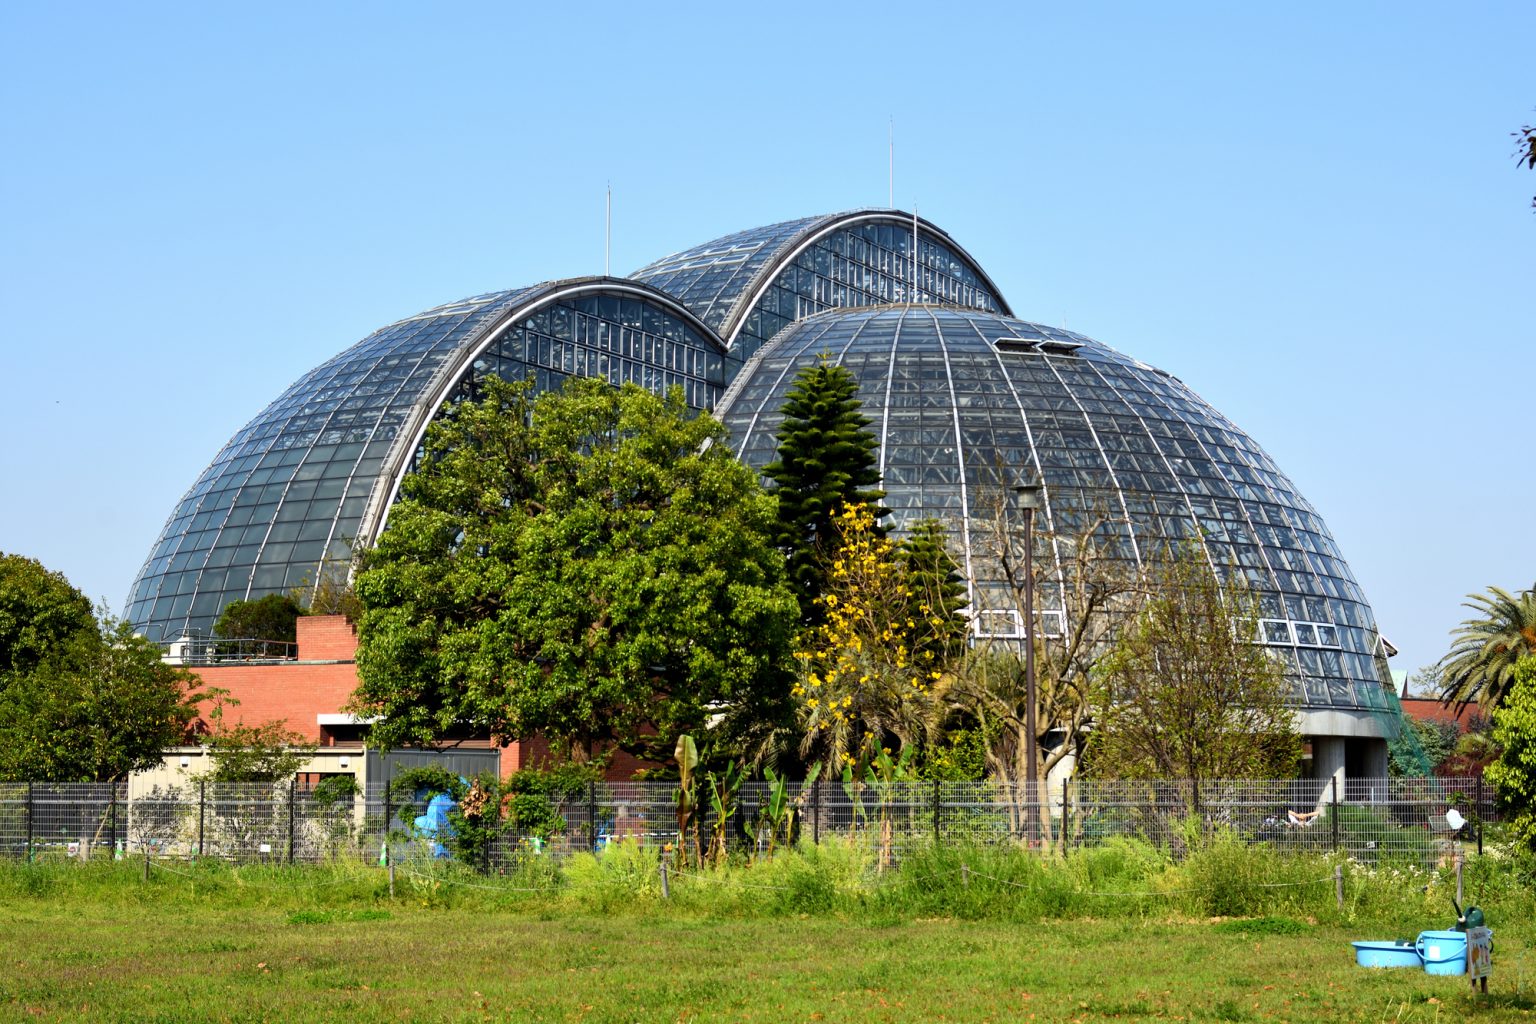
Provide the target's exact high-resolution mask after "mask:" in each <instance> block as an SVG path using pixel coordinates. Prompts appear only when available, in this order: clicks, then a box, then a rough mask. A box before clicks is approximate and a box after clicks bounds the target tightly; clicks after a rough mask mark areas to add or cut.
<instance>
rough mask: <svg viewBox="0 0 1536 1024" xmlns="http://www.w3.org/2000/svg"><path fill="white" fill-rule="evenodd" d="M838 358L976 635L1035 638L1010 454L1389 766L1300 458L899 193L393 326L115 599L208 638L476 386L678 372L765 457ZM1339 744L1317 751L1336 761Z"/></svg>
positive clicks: (1377, 700)
mask: <svg viewBox="0 0 1536 1024" xmlns="http://www.w3.org/2000/svg"><path fill="white" fill-rule="evenodd" d="M823 352H826V353H830V357H831V358H833V359H835V360H836V361H837V362H839V363H841V364H843V365H844V366H846V367H848V368H849V369H850V370H851V371H852V372H853V373H854V375H855V376H856V378H857V379H858V381H859V387H860V393H861V395H862V397H863V401H864V406H865V411H866V413H867V414H869V415H870V416H871V418H872V420H873V426H874V429H875V431H876V433H877V434H878V437H879V441H880V454H879V458H880V468H881V472H882V474H883V486H884V488H885V490H886V492H887V498H886V504H888V505H889V506H890V507H891V508H892V510H893V512H894V515H895V521H896V525H897V527H898V529H899V528H900V527H901V526H902V524H906V523H910V522H912V521H914V520H915V519H917V518H920V517H927V516H933V517H939V518H942V519H944V520H945V521H946V522H947V523H948V524H949V527H950V531H951V537H952V539H953V545H952V546H953V547H954V548H955V554H956V556H957V558H958V559H959V560H960V561H961V563H962V566H963V568H964V570H965V572H966V576H967V586H968V587H969V590H970V596H971V602H972V604H971V609H972V623H973V628H974V630H975V632H976V634H977V636H978V637H979V638H996V639H1000V640H1007V639H1016V638H1018V637H1019V636H1020V635H1022V632H1023V629H1022V622H1021V621H1020V618H1019V616H1018V614H1017V612H1016V611H1014V610H1012V609H1013V605H1012V603H1011V601H1009V600H1008V597H1007V595H1006V593H1005V592H1004V588H1003V584H1002V580H1001V579H1000V578H999V573H998V571H997V569H996V568H995V566H994V564H993V561H994V560H992V559H989V558H988V556H987V549H986V542H985V537H984V532H985V527H986V518H987V517H986V514H985V509H986V504H987V502H988V501H990V500H993V499H994V497H995V496H996V495H997V494H998V493H1000V488H1001V487H1002V485H1003V484H1002V477H1003V476H1004V475H1006V474H1008V473H1013V474H1019V473H1021V472H1022V473H1023V474H1024V475H1027V476H1029V477H1032V478H1034V479H1037V480H1039V481H1040V482H1041V483H1042V484H1043V488H1044V494H1043V496H1044V508H1043V511H1042V513H1041V516H1042V520H1041V525H1042V526H1043V527H1044V529H1045V530H1046V531H1047V532H1048V533H1050V534H1051V535H1052V536H1057V537H1059V536H1064V535H1069V534H1070V533H1071V532H1072V531H1073V530H1075V529H1081V528H1082V526H1083V524H1084V523H1085V522H1086V521H1088V519H1089V518H1090V517H1094V516H1097V517H1100V518H1101V519H1102V521H1103V522H1104V523H1106V524H1109V526H1108V529H1109V533H1110V537H1111V541H1112V547H1113V549H1114V557H1116V558H1119V559H1123V560H1125V561H1126V562H1128V563H1136V562H1139V561H1142V560H1144V559H1145V558H1146V557H1147V555H1148V554H1149V553H1150V552H1152V551H1154V550H1155V549H1157V548H1158V547H1159V546H1160V545H1161V546H1166V545H1168V544H1170V543H1171V544H1182V543H1193V544H1197V545H1200V547H1201V550H1203V551H1204V553H1205V555H1206V557H1207V558H1208V559H1209V560H1210V564H1211V565H1212V566H1213V567H1218V569H1220V570H1221V571H1225V567H1235V569H1236V571H1240V572H1242V573H1243V574H1245V575H1246V576H1247V577H1248V579H1249V580H1250V581H1251V582H1252V584H1253V586H1254V587H1255V589H1256V590H1257V592H1258V593H1259V594H1260V595H1261V600H1262V604H1263V616H1264V618H1263V622H1262V625H1261V632H1262V636H1261V638H1260V640H1261V642H1263V643H1265V644H1267V645H1269V646H1270V647H1271V648H1272V649H1274V651H1275V652H1276V653H1277V654H1278V655H1279V656H1281V657H1282V658H1283V659H1284V660H1285V663H1286V664H1287V666H1288V669H1289V671H1288V678H1289V679H1290V681H1291V685H1292V687H1293V694H1292V696H1293V700H1294V702H1295V704H1296V706H1297V708H1298V713H1299V714H1300V715H1301V716H1302V731H1303V732H1304V733H1306V734H1308V735H1310V736H1313V737H1314V747H1315V748H1316V747H1317V744H1318V743H1319V742H1322V741H1323V740H1324V739H1326V738H1327V737H1334V738H1336V739H1340V744H1341V743H1342V738H1343V737H1353V738H1355V739H1354V741H1352V743H1353V745H1352V746H1351V747H1350V749H1349V752H1348V757H1349V758H1350V759H1351V760H1352V761H1359V760H1360V759H1361V758H1364V759H1365V760H1364V761H1363V762H1361V765H1360V766H1359V771H1358V772H1357V771H1354V770H1352V772H1351V773H1352V774H1356V773H1363V774H1367V775H1384V774H1385V744H1384V743H1383V742H1381V739H1382V737H1384V736H1385V735H1387V734H1388V732H1389V731H1390V728H1391V727H1390V723H1389V722H1388V719H1389V716H1386V715H1383V714H1381V712H1382V711H1383V710H1384V709H1385V708H1386V707H1387V704H1388V703H1389V702H1390V690H1389V689H1388V688H1387V687H1388V686H1389V685H1390V684H1389V682H1388V680H1389V674H1388V673H1387V671H1386V663H1385V653H1386V647H1385V644H1384V642H1383V641H1382V639H1381V637H1380V635H1379V634H1378V632H1377V629H1376V625H1375V622H1374V619H1373V617H1372V614H1371V610H1370V607H1369V605H1368V604H1367V602H1366V599H1365V596H1364V594H1363V593H1361V590H1360V587H1359V585H1358V584H1357V583H1356V581H1355V579H1354V577H1353V576H1352V575H1351V573H1350V570H1349V567H1348V565H1347V564H1345V561H1344V559H1343V557H1342V555H1341V554H1340V552H1339V550H1338V547H1337V545H1336V544H1335V543H1334V540H1333V538H1332V537H1331V536H1330V534H1329V532H1328V529H1327V527H1326V525H1324V523H1323V521H1322V519H1321V517H1320V516H1319V515H1318V514H1317V512H1316V510H1315V509H1313V508H1312V506H1311V505H1310V504H1308V502H1307V501H1306V500H1305V499H1304V498H1303V497H1302V496H1301V495H1300V494H1299V493H1297V491H1296V488H1295V487H1294V486H1293V485H1292V483H1291V482H1290V480H1288V479H1287V478H1286V476H1285V474H1284V473H1282V472H1281V470H1280V469H1279V468H1278V467H1277V466H1276V465H1275V464H1274V462H1273V461H1272V460H1271V459H1270V458H1269V456H1268V455H1266V454H1265V453H1264V451H1263V449H1262V448H1260V447H1259V446H1258V444H1256V443H1255V442H1254V441H1253V440H1252V439H1251V438H1249V437H1248V436H1247V435H1246V434H1244V433H1243V432H1242V431H1241V430H1239V429H1238V428H1237V427H1236V426H1234V425H1233V424H1232V423H1231V422H1230V421H1228V420H1227V419H1226V418H1225V417H1224V416H1222V415H1221V414H1220V413H1219V412H1217V411H1216V410H1215V409H1213V408H1212V407H1211V406H1210V405H1209V404H1207V403H1206V402H1205V401H1203V400H1202V399H1201V398H1200V397H1199V396H1198V395H1196V394H1195V393H1194V392H1192V391H1191V390H1190V389H1189V388H1187V387H1185V386H1184V385H1183V384H1182V383H1181V382H1180V381H1179V380H1178V379H1177V378H1175V377H1173V376H1171V375H1169V374H1168V373H1165V372H1164V371H1162V370H1159V369H1156V368H1154V367H1151V366H1148V365H1146V364H1144V363H1141V362H1139V361H1137V360H1136V359H1133V358H1131V357H1129V356H1126V355H1123V354H1121V353H1119V352H1116V351H1115V350H1113V349H1111V348H1109V347H1107V346H1105V345H1102V344H1100V343H1098V342H1096V341H1094V340H1092V339H1090V338H1086V337H1084V336H1082V335H1080V334H1075V333H1073V332H1070V331H1065V330H1058V329H1055V328H1050V327H1044V326H1041V325H1039V324H1033V323H1029V322H1027V321H1024V320H1020V319H1016V318H1015V317H1014V315H1013V310H1012V308H1011V307H1010V306H1009V304H1008V302H1007V300H1006V299H1005V298H1004V297H1003V295H1002V292H1001V290H1000V289H999V288H998V287H997V285H996V284H995V283H994V282H993V280H992V279H991V278H990V277H989V276H988V274H987V273H986V271H985V270H983V269H982V267H981V266H980V265H979V264H978V263H977V262H976V261H975V260H974V259H973V258H972V257H971V256H970V255H969V254H968V253H967V252H966V251H965V250H964V249H963V248H962V247H961V246H960V245H959V244H958V243H957V242H956V241H955V240H954V239H953V238H951V237H950V236H949V235H948V234H947V233H946V232H944V231H943V230H942V229H940V228H939V227H937V226H935V225H934V224H932V223H930V222H928V221H926V220H922V219H921V218H918V217H916V216H914V215H913V214H910V213H902V212H901V211H898V210H879V209H877V210H854V211H850V212H846V213H839V214H831V215H826V216H818V217H807V218H801V219H797V220H790V221H784V222H782V223H779V224H772V225H768V226H766V227H761V228H755V229H752V230H748V231H742V232H737V233H735V234H730V235H725V236H723V237H721V238H718V239H715V240H714V241H711V242H706V243H703V244H702V245H698V246H694V247H691V248H689V249H685V250H683V251H681V252H678V253H674V254H673V255H670V256H666V257H663V258H661V259H658V260H656V261H654V262H652V263H650V264H648V265H646V266H645V267H642V268H640V269H639V270H637V271H635V272H634V273H633V274H631V275H630V276H629V277H627V278H617V277H593V278H581V279H575V280H566V281H554V282H549V283H546V284H541V285H535V286H532V287H527V288H517V289H511V290H507V291H502V292H496V293H493V294H489V295H480V296H476V297H473V298H469V299H464V300H461V301H458V302H453V303H449V304H447V305H444V306H439V307H436V308H433V309H429V310H426V311H425V312H422V313H419V314H417V315H415V316H411V317H407V318H405V319H404V320H400V321H398V322H396V323H393V324H391V325H389V326H387V327H384V328H381V329H380V330H378V331H376V332H374V333H373V334H371V335H369V336H368V337H367V338H364V339H363V340H362V341H360V342H358V343H356V344H355V345H353V346H351V347H350V348H347V349H346V350H344V351H342V352H341V353H340V354H339V355H337V356H335V357H334V358H332V359H329V360H327V361H326V362H324V363H323V364H321V365H320V366H318V367H316V368H315V369H314V370H312V371H310V372H309V373H307V374H305V375H303V376H302V377H301V378H299V380H297V381H296V382H295V383H294V384H293V385H292V386H290V387H289V388H288V389H287V390H286V391H284V392H283V394H281V395H279V396H278V397H277V398H276V399H275V400H274V401H273V402H272V403H271V404H270V405H268V406H267V407H266V408H265V409H264V410H263V411H261V412H260V413H259V414H257V416H256V417H255V418H254V419H252V420H251V421H250V423H248V424H247V425H246V426H245V427H243V428H242V429H241V430H239V431H238V432H236V434H235V435H234V437H232V438H231V439H230V441H229V442H228V443H227V444H226V445H225V446H224V447H223V449H222V450H221V451H219V452H218V453H217V455H215V457H214V459H213V461H212V462H211V463H210V464H209V466H208V468H207V469H206V470H204V472H203V473H202V474H201V475H200V476H199V477H198V479H197V480H196V481H195V482H194V483H193V484H192V486H191V488H190V489H189V490H188V491H187V493H186V494H185V496H184V497H183V498H182V499H181V500H180V501H179V502H177V504H176V505H175V507H174V508H173V509H172V510H171V514H170V516H169V518H168V520H167V522H166V525H165V528H164V529H163V531H162V532H161V534H160V536H159V537H158V538H157V539H156V540H155V542H154V543H153V545H151V547H150V551H149V554H148V557H147V558H146V560H145V562H144V565H143V568H142V569H141V570H140V572H139V574H138V577H137V578H136V579H135V581H134V583H133V586H132V589H131V591H130V594H129V598H128V605H127V612H126V614H127V617H128V619H129V620H130V621H131V622H133V624H134V626H135V627H136V628H137V629H138V630H140V631H141V632H143V633H144V634H145V635H147V636H149V637H150V638H151V639H155V640H164V641H170V640H175V639H177V638H179V637H183V636H188V635H194V636H195V635H198V634H204V633H207V632H208V631H209V630H210V629H211V627H212V625H213V623H214V621H215V620H216V619H217V618H218V616H219V614H220V613H221V611H222V610H223V608H224V607H225V606H227V605H228V604H229V603H230V602H232V601H235V600H239V599H249V598H255V597H260V596H263V595H265V594H272V593H284V592H288V591H291V590H293V589H295V588H302V587H305V586H310V585H313V584H314V583H316V581H317V580H319V579H320V578H321V576H322V574H324V573H326V572H328V571H329V570H330V568H331V567H335V566H342V567H344V566H346V564H347V563H348V561H349V559H350V557H351V554H352V552H354V551H355V550H358V549H360V548H363V547H366V546H368V545H370V544H371V543H373V541H374V540H375V539H376V538H377V536H378V534H379V531H380V530H382V529H384V528H385V524H386V519H387V511H388V509H389V506H390V504H391V503H392V502H393V501H394V499H395V496H396V495H397V493H398V489H399V485H400V480H401V477H402V476H403V475H404V474H405V473H406V472H408V471H409V469H410V467H411V465H412V462H413V460H414V458H415V455H416V453H417V450H418V448H419V446H420V444H421V439H422V436H423V434H424V432H425V430H426V427H427V425H428V423H430V421H431V420H432V418H433V417H434V416H436V415H437V414H438V412H439V410H441V409H442V408H443V406H444V405H445V404H446V403H451V402H452V401H454V400H455V399H456V398H457V397H459V396H460V395H462V394H464V393H465V392H466V390H467V389H469V388H471V387H472V386H473V384H474V381H475V380H476V379H477V378H478V377H482V376H485V375H498V376H502V377H507V378H517V379H522V378H525V377H530V376H531V377H532V378H534V380H535V382H536V385H537V386H538V387H539V388H551V387H557V386H558V385H559V382H560V381H561V380H563V379H564V378H566V377H570V376H597V377H602V378H604V379H607V380H609V381H611V382H613V383H616V384H617V383H621V382H625V381H634V382H637V383H639V384H642V385H644V386H646V387H649V388H653V389H662V388H666V387H670V386H673V385H677V386H680V387H682V388H683V389H684V392H685V395H686V397H687V400H688V402H689V403H690V404H691V405H692V406H693V407H694V408H697V409H700V410H713V411H715V412H716V413H717V414H718V415H720V416H721V417H722V418H723V419H724V420H725V422H726V424H727V426H729V427H730V429H731V431H732V433H733V437H734V443H735V444H736V445H737V448H738V452H739V454H740V455H741V457H742V458H744V459H745V460H747V461H748V462H749V463H750V464H752V465H755V466H759V467H761V466H763V465H764V464H766V463H767V462H768V461H769V460H770V458H771V457H772V451H773V447H774V443H775V442H774V433H775V430H776V429H777V426H778V423H779V407H780V405H781V404H782V402H783V399H784V394H785V391H786V390H787V388H788V386H789V384H790V382H791V380H792V379H793V377H794V375H795V373H796V371H797V370H798V369H799V368H801V367H802V366H805V365H807V364H808V363H810V362H811V361H813V360H815V359H816V358H818V356H819V355H820V354H821V353H823ZM1055 543H1057V542H1056V541H1054V540H1053V541H1052V544H1055ZM1041 550H1042V551H1043V550H1044V548H1042V549H1041ZM1052 557H1053V558H1059V552H1057V551H1053V553H1052ZM1062 582H1063V581H1062V580H1060V579H1058V581H1057V585H1056V587H1055V589H1054V590H1053V589H1052V586H1051V585H1049V584H1047V585H1046V586H1045V587H1044V589H1043V590H1042V594H1041V598H1042V605H1041V609H1040V612H1039V620H1038V624H1039V625H1040V626H1041V627H1042V628H1043V629H1044V630H1045V631H1046V632H1047V633H1049V632H1050V631H1051V630H1052V629H1053V628H1056V629H1059V628H1061V625H1062V623H1063V622H1064V621H1065V615H1066V605H1065V603H1064V600H1063V594H1064V591H1063V590H1062V587H1061V584H1062ZM1360 741H1365V744H1364V745H1361V743H1360ZM1340 744H1334V745H1333V746H1329V747H1325V748H1322V749H1321V752H1320V753H1319V754H1318V755H1317V756H1318V759H1319V764H1321V763H1322V762H1327V764H1328V765H1329V766H1330V767H1328V768H1327V770H1328V771H1330V772H1331V771H1333V770H1334V768H1333V767H1332V765H1334V764H1335V762H1337V763H1338V764H1340V765H1342V763H1343V759H1344V758H1345V756H1346V754H1345V751H1344V748H1343V747H1342V745H1340ZM1319 770H1321V768H1320V769H1319Z"/></svg>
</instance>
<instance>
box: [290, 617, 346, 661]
mask: <svg viewBox="0 0 1536 1024" xmlns="http://www.w3.org/2000/svg"><path fill="white" fill-rule="evenodd" d="M298 625H299V660H300V661H351V660H352V659H353V658H355V657H357V628H356V627H355V626H353V625H352V623H351V622H350V621H348V620H347V617H346V616H345V615H301V616H300V617H299V623H298Z"/></svg>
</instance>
